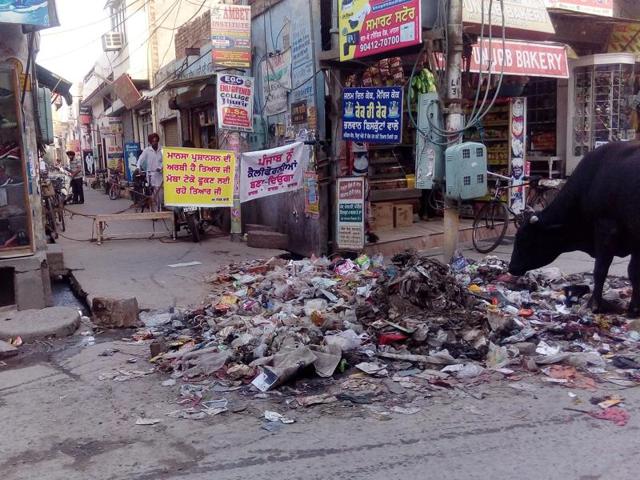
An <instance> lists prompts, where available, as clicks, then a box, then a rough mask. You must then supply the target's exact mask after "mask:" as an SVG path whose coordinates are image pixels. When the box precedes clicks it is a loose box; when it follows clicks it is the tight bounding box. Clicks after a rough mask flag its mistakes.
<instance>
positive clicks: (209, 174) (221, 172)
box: [162, 147, 236, 208]
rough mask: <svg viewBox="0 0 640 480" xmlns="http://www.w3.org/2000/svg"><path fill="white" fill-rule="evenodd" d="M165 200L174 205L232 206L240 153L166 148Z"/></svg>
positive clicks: (164, 162)
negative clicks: (234, 179)
mask: <svg viewBox="0 0 640 480" xmlns="http://www.w3.org/2000/svg"><path fill="white" fill-rule="evenodd" d="M162 164H163V169H162V170H163V172H162V176H163V182H164V183H163V188H164V202H165V205H168V206H170V207H208V208H213V207H231V206H233V177H234V175H235V170H236V154H235V153H234V152H232V151H230V150H205V149H197V148H174V147H164V148H163V149H162Z"/></svg>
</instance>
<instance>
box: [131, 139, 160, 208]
mask: <svg viewBox="0 0 640 480" xmlns="http://www.w3.org/2000/svg"><path fill="white" fill-rule="evenodd" d="M148 140H149V146H148V147H147V148H145V149H144V150H143V151H142V154H141V155H140V157H139V158H138V164H137V167H138V169H139V170H140V171H142V172H145V173H146V174H147V179H148V180H149V185H150V186H151V189H152V192H153V193H152V195H153V203H154V210H156V211H160V210H162V204H163V203H164V202H163V200H164V199H163V195H162V149H161V148H160V135H158V134H157V133H151V134H150V135H149V137H148Z"/></svg>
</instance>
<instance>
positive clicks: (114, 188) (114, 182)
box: [109, 170, 122, 200]
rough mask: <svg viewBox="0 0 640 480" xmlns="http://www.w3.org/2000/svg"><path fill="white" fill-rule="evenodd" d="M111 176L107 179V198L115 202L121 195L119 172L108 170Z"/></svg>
mask: <svg viewBox="0 0 640 480" xmlns="http://www.w3.org/2000/svg"><path fill="white" fill-rule="evenodd" d="M110 172H111V176H110V177H109V198H110V199H111V200H116V199H118V198H120V195H121V194H122V186H121V185H120V172H118V171H117V170H110Z"/></svg>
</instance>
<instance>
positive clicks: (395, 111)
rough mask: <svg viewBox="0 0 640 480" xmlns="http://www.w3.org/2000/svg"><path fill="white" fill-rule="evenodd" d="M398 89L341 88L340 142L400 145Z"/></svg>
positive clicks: (400, 119) (400, 109) (400, 126)
mask: <svg viewBox="0 0 640 480" xmlns="http://www.w3.org/2000/svg"><path fill="white" fill-rule="evenodd" d="M402 107H403V105H402V87H358V88H345V89H344V90H343V94H342V117H343V122H342V138H343V139H344V140H353V141H355V142H367V143H401V139H402Z"/></svg>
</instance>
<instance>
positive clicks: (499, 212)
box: [472, 201, 509, 253]
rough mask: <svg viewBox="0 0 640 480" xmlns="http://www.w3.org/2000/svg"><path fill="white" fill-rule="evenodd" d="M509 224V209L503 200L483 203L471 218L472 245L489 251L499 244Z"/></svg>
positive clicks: (482, 250) (484, 251)
mask: <svg viewBox="0 0 640 480" xmlns="http://www.w3.org/2000/svg"><path fill="white" fill-rule="evenodd" d="M508 226H509V210H508V209H507V206H506V205H505V204H504V203H503V202H499V201H492V202H488V203H485V204H484V205H483V206H482V208H481V209H480V211H479V212H478V213H477V214H476V216H475V218H474V220H473V235H472V239H473V246H474V248H475V249H476V250H477V251H478V252H480V253H489V252H491V251H493V250H495V248H496V247H497V246H498V245H500V242H502V240H503V239H504V236H505V235H506V233H507V227H508Z"/></svg>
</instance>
